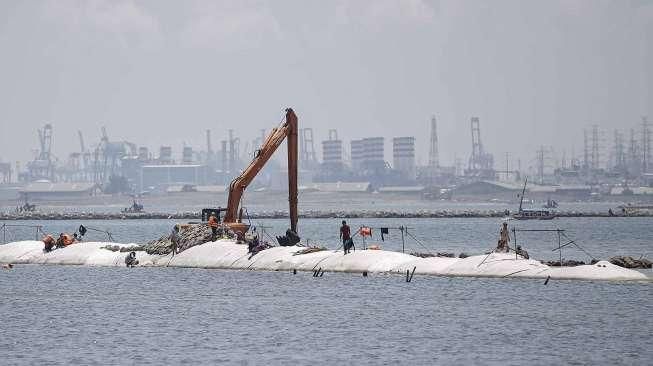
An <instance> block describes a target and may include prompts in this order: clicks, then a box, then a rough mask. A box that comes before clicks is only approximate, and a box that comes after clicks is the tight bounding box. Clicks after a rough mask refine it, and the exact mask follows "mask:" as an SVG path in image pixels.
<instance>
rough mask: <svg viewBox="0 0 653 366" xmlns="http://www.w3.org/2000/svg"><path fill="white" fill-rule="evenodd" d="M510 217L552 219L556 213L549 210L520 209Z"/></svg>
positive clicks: (516, 218)
mask: <svg viewBox="0 0 653 366" xmlns="http://www.w3.org/2000/svg"><path fill="white" fill-rule="evenodd" d="M512 217H513V218H514V219H515V220H553V219H555V218H556V215H555V214H554V213H552V212H551V211H549V210H529V209H520V210H519V212H518V213H516V214H514V215H513V216H512Z"/></svg>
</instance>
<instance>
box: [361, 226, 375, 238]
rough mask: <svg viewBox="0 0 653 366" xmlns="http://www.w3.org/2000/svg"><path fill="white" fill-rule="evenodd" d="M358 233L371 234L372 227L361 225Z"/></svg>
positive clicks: (362, 234)
mask: <svg viewBox="0 0 653 366" xmlns="http://www.w3.org/2000/svg"><path fill="white" fill-rule="evenodd" d="M358 233H359V234H360V235H361V236H372V228H371V227H366V226H361V228H360V229H359V230H358Z"/></svg>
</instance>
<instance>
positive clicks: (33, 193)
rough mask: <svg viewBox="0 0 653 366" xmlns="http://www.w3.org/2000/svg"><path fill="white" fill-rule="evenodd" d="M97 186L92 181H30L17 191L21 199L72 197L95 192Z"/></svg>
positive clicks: (85, 195)
mask: <svg viewBox="0 0 653 366" xmlns="http://www.w3.org/2000/svg"><path fill="white" fill-rule="evenodd" d="M98 191H99V187H98V186H97V185H96V184H94V183H52V182H48V181H36V182H31V183H29V184H28V185H26V186H25V187H23V188H22V189H20V190H19V191H18V193H19V195H20V197H21V199H25V200H27V199H29V200H39V199H73V198H81V197H88V196H92V195H94V194H96V193H97V192H98Z"/></svg>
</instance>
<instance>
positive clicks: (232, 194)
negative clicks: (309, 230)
mask: <svg viewBox="0 0 653 366" xmlns="http://www.w3.org/2000/svg"><path fill="white" fill-rule="evenodd" d="M286 138H287V139H288V201H289V205H290V210H289V213H290V230H291V231H292V232H293V233H297V218H298V214H297V156H298V152H297V148H298V144H297V116H296V115H295V112H294V111H293V110H292V109H291V108H288V109H286V120H285V121H284V122H283V123H282V124H281V125H280V126H279V127H277V128H274V129H272V131H271V132H270V134H269V135H268V137H267V138H266V139H265V142H264V143H263V145H261V148H260V149H259V150H257V151H256V152H255V154H254V159H253V160H252V162H251V163H249V166H247V168H246V169H245V170H243V172H242V173H241V174H240V175H239V176H238V177H237V178H236V179H234V180H233V181H232V182H231V185H230V186H229V199H228V201H227V211H226V213H225V216H224V223H225V224H226V225H227V226H228V227H230V228H231V229H232V230H234V231H235V232H241V233H243V234H244V233H245V232H247V230H248V229H249V227H248V226H247V225H246V224H244V223H242V222H241V217H240V216H241V215H240V214H239V207H240V201H241V199H242V197H243V193H244V192H245V189H246V188H247V186H249V184H250V183H252V181H253V180H254V178H255V177H256V175H257V174H258V173H259V172H260V171H261V169H263V167H264V166H265V163H267V162H268V160H270V158H271V157H272V155H273V154H274V152H275V151H276V150H277V148H279V146H280V145H281V143H282V142H283V140H284V139H286Z"/></svg>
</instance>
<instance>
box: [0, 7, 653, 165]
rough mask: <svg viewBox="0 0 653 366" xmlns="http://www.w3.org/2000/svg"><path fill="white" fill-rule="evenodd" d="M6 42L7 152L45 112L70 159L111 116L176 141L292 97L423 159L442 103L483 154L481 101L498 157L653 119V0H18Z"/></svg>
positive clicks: (240, 121)
mask: <svg viewBox="0 0 653 366" xmlns="http://www.w3.org/2000/svg"><path fill="white" fill-rule="evenodd" d="M0 49H1V53H0V127H1V131H0V132H1V134H0V158H1V159H3V160H5V161H15V160H17V159H20V160H25V159H29V158H31V156H32V150H33V149H35V148H36V147H37V144H38V143H37V135H36V129H37V128H38V127H40V126H42V125H43V124H44V123H46V122H51V123H52V124H53V125H54V129H55V136H54V137H55V141H54V152H55V154H57V155H58V156H59V158H60V159H65V157H66V156H67V154H68V153H69V152H70V151H71V150H78V149H79V144H78V140H77V133H76V131H77V130H78V129H80V130H82V132H83V133H84V135H85V138H86V142H87V145H90V144H91V143H92V142H94V141H97V140H98V139H99V135H100V126H102V125H106V127H107V130H108V133H109V136H110V138H111V139H115V140H122V139H127V140H130V141H133V142H136V143H137V144H139V145H146V146H148V147H150V148H151V149H155V148H158V146H159V145H160V144H169V145H172V146H173V148H174V149H175V150H176V152H177V153H179V152H180V149H181V145H182V143H183V142H186V143H188V144H191V145H194V146H195V147H198V148H199V147H202V148H203V147H204V144H205V143H204V141H205V140H204V130H205V129H207V128H210V129H212V130H213V136H214V146H215V145H217V140H219V139H221V138H222V136H221V135H222V134H224V133H225V132H226V130H227V129H229V128H234V129H236V130H237V133H238V134H239V135H240V136H241V137H242V138H243V139H247V140H249V139H251V138H253V137H255V136H257V135H258V133H259V132H258V131H259V129H260V128H270V127H272V126H274V125H276V124H277V123H278V122H279V121H280V120H281V118H282V116H283V109H284V107H286V106H292V107H294V108H295V110H296V112H297V114H298V116H299V118H300V123H301V125H302V126H304V127H313V128H314V130H315V134H316V136H315V137H316V142H319V141H321V140H322V139H325V138H326V137H327V131H328V129H330V128H336V129H338V132H339V135H340V137H341V138H343V139H345V140H347V141H348V140H349V139H351V138H360V137H364V136H375V135H381V136H386V138H387V139H388V140H389V138H390V137H392V136H402V135H403V136H410V135H414V136H417V144H418V151H419V154H420V155H421V159H420V160H421V161H422V162H425V160H426V155H427V152H428V125H429V120H430V116H431V115H432V114H435V115H436V116H437V118H438V123H439V135H440V155H441V162H442V163H444V164H447V163H449V164H450V163H451V162H452V160H453V157H454V154H456V155H457V156H458V157H461V158H464V159H465V160H466V159H467V158H468V156H469V153H470V150H471V146H470V144H471V142H470V127H469V118H470V117H471V116H478V117H480V119H481V134H482V139H483V142H484V145H485V148H486V150H488V151H490V152H492V153H494V154H495V155H496V156H495V159H496V160H499V161H503V160H504V159H505V158H504V157H503V156H504V153H505V152H507V151H510V152H512V154H514V155H521V156H523V157H524V159H530V158H532V157H534V156H535V149H536V147H537V146H538V145H540V144H544V145H552V146H554V147H555V148H556V151H558V152H559V153H560V152H562V151H563V149H566V150H567V154H568V155H569V154H570V152H571V150H572V147H575V151H576V153H577V154H580V152H581V150H582V129H583V128H584V127H586V126H589V125H591V124H598V125H600V126H601V127H602V128H603V129H604V130H605V131H606V136H605V139H606V141H605V142H606V144H608V143H609V140H610V139H611V136H612V130H613V129H614V128H631V127H636V126H638V125H639V123H640V116H642V115H649V116H650V117H649V120H653V93H652V88H653V2H651V1H628V0H619V1H599V0H592V1H553V0H548V1H523V0H518V1H459V0H457V1H427V0H424V1H420V0H401V1H388V0H374V1H304V0H301V1H270V2H267V1H227V2H221V1H160V0H157V1H120V0H115V1H64V0H55V1H10V0H5V1H2V2H0ZM347 145H348V144H347ZM386 159H387V160H389V161H391V146H390V141H387V142H386ZM522 164H523V165H524V166H525V165H527V164H528V162H522ZM499 167H503V163H502V164H501V165H500V166H499Z"/></svg>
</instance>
